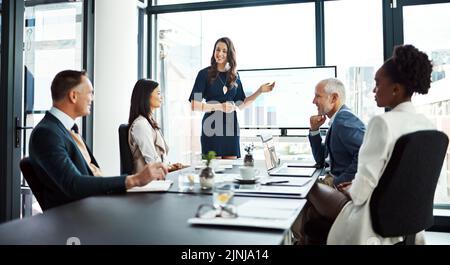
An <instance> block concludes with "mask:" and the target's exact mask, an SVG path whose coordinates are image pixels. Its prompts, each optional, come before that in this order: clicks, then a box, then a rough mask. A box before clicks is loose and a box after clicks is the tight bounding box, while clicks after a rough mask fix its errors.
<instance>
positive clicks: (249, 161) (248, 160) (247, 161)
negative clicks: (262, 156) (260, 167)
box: [244, 143, 255, 167]
mask: <svg viewBox="0 0 450 265" xmlns="http://www.w3.org/2000/svg"><path fill="white" fill-rule="evenodd" d="M253 149H255V145H254V144H253V143H252V144H250V145H246V146H245V147H244V150H245V152H247V154H246V155H245V157H244V166H246V167H253V166H255V160H254V159H253Z"/></svg>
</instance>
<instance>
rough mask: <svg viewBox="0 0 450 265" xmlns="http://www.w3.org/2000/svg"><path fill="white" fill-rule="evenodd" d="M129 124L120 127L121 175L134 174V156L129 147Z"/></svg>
mask: <svg viewBox="0 0 450 265" xmlns="http://www.w3.org/2000/svg"><path fill="white" fill-rule="evenodd" d="M128 129H129V126H128V124H121V125H120V126H119V150H120V173H121V174H133V171H134V165H133V155H132V154H131V150H130V146H129V145H128Z"/></svg>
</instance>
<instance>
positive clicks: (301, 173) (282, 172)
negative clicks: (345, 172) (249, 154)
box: [260, 133, 316, 177]
mask: <svg viewBox="0 0 450 265" xmlns="http://www.w3.org/2000/svg"><path fill="white" fill-rule="evenodd" d="M260 137H261V140H262V142H263V146H264V157H265V160H266V167H267V174H269V176H284V177H312V175H313V173H314V172H315V171H316V168H315V167H298V166H295V165H297V163H295V164H293V166H292V165H291V166H290V164H289V163H283V164H281V161H280V159H279V158H278V155H277V152H276V150H275V144H274V141H273V136H272V134H270V133H265V134H262V135H260Z"/></svg>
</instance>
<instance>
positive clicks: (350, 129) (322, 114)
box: [291, 78, 366, 245]
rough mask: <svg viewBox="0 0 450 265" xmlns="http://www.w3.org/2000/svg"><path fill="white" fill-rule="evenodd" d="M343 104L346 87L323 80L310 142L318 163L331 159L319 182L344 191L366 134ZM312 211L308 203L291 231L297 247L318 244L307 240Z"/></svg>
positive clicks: (311, 121)
mask: <svg viewBox="0 0 450 265" xmlns="http://www.w3.org/2000/svg"><path fill="white" fill-rule="evenodd" d="M344 103H345V87H344V84H342V82H341V81H339V80H338V79H335V78H329V79H324V80H322V81H320V82H319V83H318V84H317V85H316V90H315V96H314V100H313V104H315V105H316V106H317V110H318V114H317V115H314V116H311V118H310V126H311V128H310V132H309V136H308V138H309V143H310V144H311V149H312V153H313V156H314V159H315V160H316V163H317V164H319V165H322V166H323V165H325V159H326V158H329V159H327V163H329V166H330V171H329V172H328V173H327V174H326V175H325V177H324V178H323V179H321V180H319V182H321V183H323V184H326V185H328V186H331V187H335V188H337V189H345V186H346V185H348V184H350V183H351V181H352V180H353V179H354V178H355V174H356V170H357V166H358V153H359V148H360V146H361V144H362V141H363V137H364V133H365V131H366V127H365V126H364V124H363V123H362V121H361V120H360V119H359V118H358V117H356V115H355V114H353V113H352V112H351V111H350V109H349V108H348V107H347V106H346V105H345V104H344ZM327 117H328V118H329V119H330V121H329V122H328V125H329V129H328V132H327V135H326V137H325V142H324V143H322V136H321V135H320V133H319V129H320V126H322V125H323V124H324V123H325V121H326V119H327ZM310 209H311V204H310V202H309V201H308V202H307V203H306V205H305V206H304V207H303V210H302V212H301V214H300V215H299V217H298V218H297V220H296V221H295V222H294V224H293V226H292V228H291V230H292V233H293V236H294V239H293V241H294V244H296V245H297V244H300V245H302V244H306V243H308V244H315V243H317V242H314V241H312V240H311V239H309V238H304V235H305V231H303V229H305V224H306V223H307V222H308V220H311V219H314V218H315V215H316V214H317V213H316V211H311V210H310ZM315 229H317V228H315Z"/></svg>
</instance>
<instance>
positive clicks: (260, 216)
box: [188, 200, 306, 229]
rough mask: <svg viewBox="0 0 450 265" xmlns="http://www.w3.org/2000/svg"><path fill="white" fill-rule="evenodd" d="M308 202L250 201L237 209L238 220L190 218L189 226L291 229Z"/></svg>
mask: <svg viewBox="0 0 450 265" xmlns="http://www.w3.org/2000/svg"><path fill="white" fill-rule="evenodd" d="M305 203H306V200H295V201H294V200H292V201H283V203H279V202H274V201H271V200H250V201H247V202H245V203H243V204H242V205H239V206H238V207H237V213H238V217H237V218H221V217H216V218H198V217H196V218H189V219H188V223H189V224H195V225H221V226H242V227H258V228H270V229H289V228H290V227H291V226H292V224H293V223H294V221H295V219H296V218H297V216H298V214H299V212H300V210H301V209H302V208H303V206H304V204H305Z"/></svg>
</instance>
